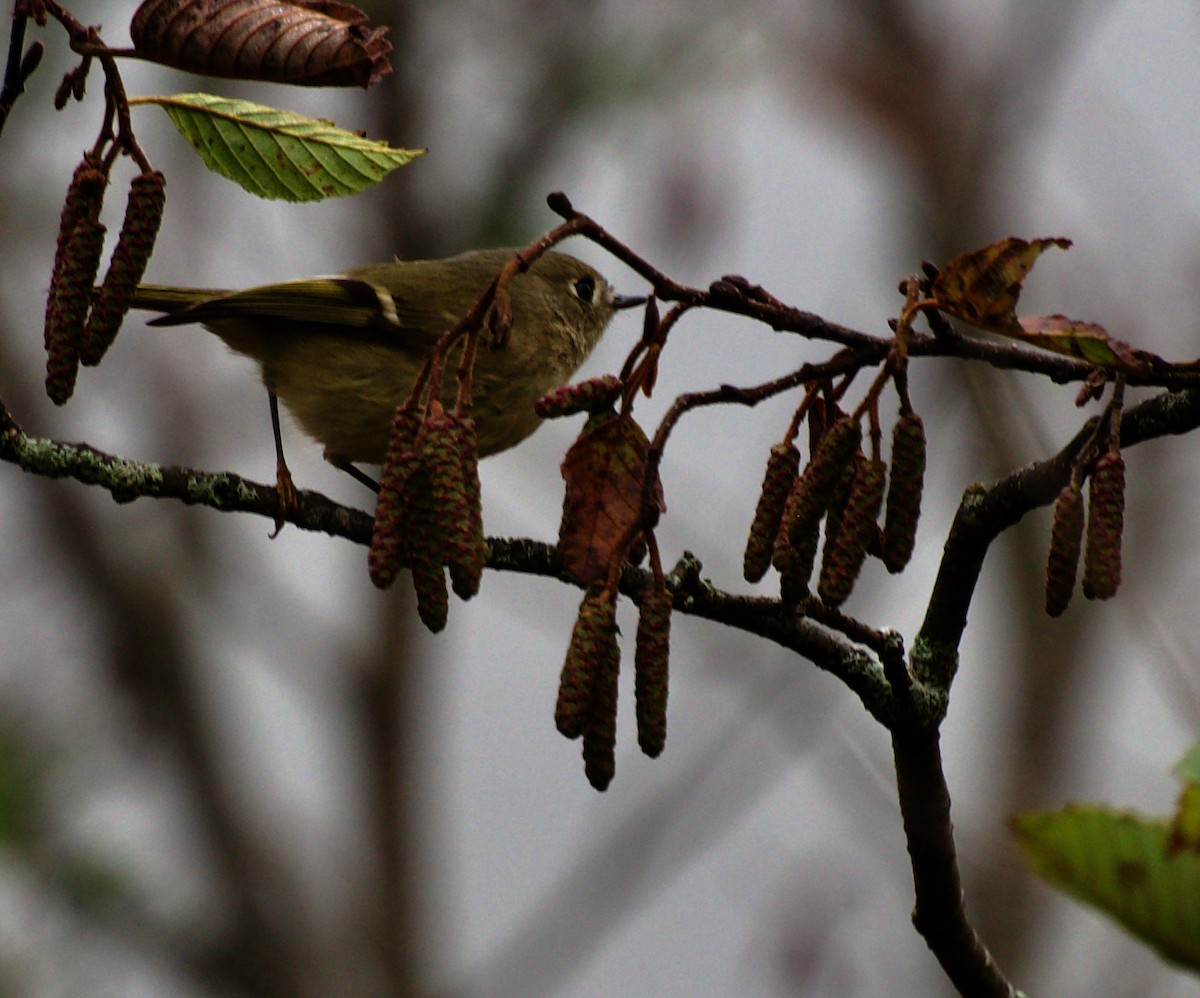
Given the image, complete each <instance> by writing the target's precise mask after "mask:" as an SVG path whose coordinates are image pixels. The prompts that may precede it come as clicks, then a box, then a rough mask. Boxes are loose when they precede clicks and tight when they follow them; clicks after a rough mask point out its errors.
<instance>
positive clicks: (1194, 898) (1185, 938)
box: [1012, 805, 1200, 970]
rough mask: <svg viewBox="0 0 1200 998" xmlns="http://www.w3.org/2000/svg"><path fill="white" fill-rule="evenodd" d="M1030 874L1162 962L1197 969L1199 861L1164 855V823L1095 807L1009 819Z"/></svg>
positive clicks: (1181, 855)
mask: <svg viewBox="0 0 1200 998" xmlns="http://www.w3.org/2000/svg"><path fill="white" fill-rule="evenodd" d="M1012 824H1013V829H1014V830H1015V832H1016V834H1017V838H1018V841H1019V842H1020V845H1021V849H1022V851H1023V852H1024V854H1025V859H1026V861H1027V862H1028V863H1029V865H1030V866H1031V867H1032V868H1033V870H1034V872H1035V873H1037V875H1038V876H1040V877H1042V878H1043V879H1044V880H1047V881H1049V882H1050V883H1051V884H1053V885H1055V886H1056V887H1059V888H1060V889H1062V890H1064V891H1066V892H1067V893H1069V894H1073V895H1074V896H1075V897H1077V898H1078V899H1079V900H1081V901H1083V902H1085V903H1086V904H1090V905H1092V906H1093V907H1095V908H1099V909H1100V910H1101V911H1103V912H1105V913H1106V914H1108V915H1110V916H1111V917H1112V918H1115V919H1116V920H1117V921H1118V922H1120V923H1121V924H1122V925H1123V926H1124V927H1125V928H1126V929H1128V930H1129V931H1130V932H1131V933H1133V934H1134V935H1135V936H1138V937H1139V938H1140V939H1143V940H1145V941H1146V942H1147V943H1149V944H1150V945H1151V946H1153V947H1154V948H1155V949H1156V950H1158V952H1159V953H1161V954H1162V956H1164V957H1165V958H1166V959H1168V960H1171V961H1173V962H1175V963H1178V964H1182V965H1183V966H1185V967H1189V968H1191V969H1193V970H1200V856H1197V855H1196V854H1195V853H1191V852H1176V853H1175V854H1174V855H1170V856H1169V855H1168V839H1169V835H1170V829H1169V826H1168V825H1167V822H1165V821H1162V820H1159V819H1155V818H1149V817H1146V816H1144V815H1140V814H1134V813H1119V812H1116V811H1113V810H1111V809H1109V808H1106V807H1102V806H1098V805H1073V806H1070V807H1066V808H1063V809H1062V810H1061V811H1053V812H1049V811H1047V812H1028V813H1025V814H1019V815H1017V816H1016V817H1015V818H1014V819H1013V822H1012Z"/></svg>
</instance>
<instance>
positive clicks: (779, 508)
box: [742, 442, 800, 582]
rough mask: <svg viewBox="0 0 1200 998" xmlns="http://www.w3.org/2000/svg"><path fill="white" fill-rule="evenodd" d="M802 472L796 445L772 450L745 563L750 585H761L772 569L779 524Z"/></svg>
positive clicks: (744, 568) (783, 445)
mask: <svg viewBox="0 0 1200 998" xmlns="http://www.w3.org/2000/svg"><path fill="white" fill-rule="evenodd" d="M799 469H800V451H799V450H797V449H796V446H795V445H794V444H792V443H790V442H789V443H780V444H776V445H775V446H774V447H772V448H771V456H770V457H769V458H768V459H767V470H766V474H765V475H764V476H763V486H762V492H761V493H760V494H759V497H758V505H757V507H755V510H754V519H753V521H752V522H751V524H750V535H749V537H748V538H747V540H746V553H745V556H744V557H743V559H742V575H743V577H744V578H745V579H746V581H747V582H758V581H759V580H760V579H761V578H762V577H763V576H764V575H766V574H767V569H768V568H770V567H771V556H772V553H773V548H774V545H775V539H776V537H777V536H778V534H779V524H780V522H781V520H782V519H783V511H784V507H785V506H786V504H787V501H788V496H789V495H790V493H791V491H792V485H793V483H794V482H795V480H796V473H797V471H799Z"/></svg>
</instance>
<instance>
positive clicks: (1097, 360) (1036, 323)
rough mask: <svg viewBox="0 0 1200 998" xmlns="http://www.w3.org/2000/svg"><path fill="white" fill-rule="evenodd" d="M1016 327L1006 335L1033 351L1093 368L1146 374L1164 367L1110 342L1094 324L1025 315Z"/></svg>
mask: <svg viewBox="0 0 1200 998" xmlns="http://www.w3.org/2000/svg"><path fill="white" fill-rule="evenodd" d="M1018 326H1019V329H1013V330H1009V334H1010V335H1012V336H1014V337H1016V338H1017V339H1019V340H1023V341H1024V342H1026V343H1029V344H1032V345H1033V346H1035V347H1041V348H1042V349H1043V350H1052V351H1054V353H1062V354H1066V355H1067V356H1068V357H1078V358H1079V359H1080V360H1085V361H1087V362H1088V363H1089V364H1095V365H1096V366H1097V367H1107V368H1111V369H1113V370H1117V371H1124V372H1126V373H1127V374H1147V373H1149V372H1150V371H1151V370H1152V369H1153V367H1154V366H1155V365H1156V364H1165V363H1166V361H1165V360H1163V359H1162V358H1161V357H1159V356H1158V355H1157V354H1153V353H1150V352H1148V351H1146V350H1137V349H1135V348H1134V347H1131V346H1130V345H1129V344H1128V343H1123V342H1121V340H1117V339H1113V337H1111V336H1109V335H1108V331H1107V330H1106V329H1105V328H1104V327H1103V326H1100V325H1097V324H1096V323H1094V322H1082V321H1080V320H1078V319H1070V318H1068V317H1067V316H1065V315H1029V316H1025V317H1024V318H1022V319H1020V320H1019V321H1018Z"/></svg>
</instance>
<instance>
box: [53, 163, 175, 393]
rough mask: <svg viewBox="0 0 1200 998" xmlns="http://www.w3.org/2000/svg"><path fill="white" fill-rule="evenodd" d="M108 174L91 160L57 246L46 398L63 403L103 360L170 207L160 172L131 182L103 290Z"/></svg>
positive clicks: (82, 168) (81, 170)
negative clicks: (85, 370) (82, 371)
mask: <svg viewBox="0 0 1200 998" xmlns="http://www.w3.org/2000/svg"><path fill="white" fill-rule="evenodd" d="M107 187H108V173H107V172H106V170H105V169H104V168H103V167H102V166H101V165H100V164H98V163H97V162H96V161H94V159H93V157H91V156H90V155H89V156H85V157H84V159H83V162H81V163H80V164H79V166H78V167H76V169H75V175H74V177H73V178H72V179H71V185H70V187H69V188H68V189H67V197H66V201H65V203H64V204H63V210H62V219H61V221H60V223H59V230H58V248H57V250H56V252H55V255H54V271H53V274H52V275H51V278H50V294H49V296H48V298H47V300H46V326H45V336H46V393H47V394H48V395H49V396H50V398H51V399H52V400H53V401H54V402H55V404H57V405H62V404H63V403H64V402H66V401H67V399H69V398H70V397H71V393H72V392H73V391H74V390H75V378H76V376H77V374H78V372H79V365H80V363H83V364H85V365H88V366H91V365H95V364H98V363H100V358H101V357H103V356H104V353H105V351H107V350H108V348H109V346H111V345H112V341H113V339H114V338H115V337H116V335H117V330H118V329H119V328H120V326H121V320H122V319H124V318H125V313H126V312H128V311H129V307H130V305H131V304H132V302H133V295H134V292H135V291H136V290H137V286H138V282H139V281H141V279H142V274H143V273H145V270H146V264H147V263H148V262H149V260H150V253H151V251H152V250H153V249H154V240H155V237H156V236H157V235H158V229H159V226H160V225H161V223H162V215H163V208H164V206H165V204H166V181H165V180H164V178H163V175H162V174H161V173H159V172H157V171H155V172H152V173H143V174H141V175H139V176H137V177H134V178H133V182H132V183H131V184H130V187H129V200H128V201H127V203H126V206H125V221H124V223H123V224H122V225H121V234H120V235H119V236H118V237H117V245H116V247H115V248H114V249H113V253H112V258H111V259H110V260H109V264H108V272H107V273H106V274H105V275H104V281H103V282H102V283H101V285H100V287H99V289H96V288H95V287H94V282H95V280H96V273H97V271H98V270H99V269H100V257H101V255H102V254H103V252H104V234H105V228H104V226H103V225H102V224H101V222H100V209H101V208H102V207H103V204H104V191H105V189H106V188H107Z"/></svg>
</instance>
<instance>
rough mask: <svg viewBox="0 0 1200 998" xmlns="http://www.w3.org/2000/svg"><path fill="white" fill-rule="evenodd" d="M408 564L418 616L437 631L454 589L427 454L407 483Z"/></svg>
mask: <svg viewBox="0 0 1200 998" xmlns="http://www.w3.org/2000/svg"><path fill="white" fill-rule="evenodd" d="M405 493H406V496H405V498H406V499H407V514H406V516H405V520H406V523H407V528H408V529H407V536H406V538H405V541H406V546H407V549H408V566H409V569H410V570H411V571H412V581H413V591H414V592H415V593H416V594H417V616H419V617H420V618H421V622H422V623H423V624H424V625H425V626H426V627H428V628H429V630H430V631H432V632H433V633H434V634H436V633H437V632H438V631H440V630H442V628H444V627H445V626H446V619H447V617H448V616H449V613H450V592H449V590H448V589H447V587H446V572H445V570H444V569H443V567H442V565H443V562H444V561H445V557H444V555H445V538H444V536H443V534H442V532H441V528H440V524H439V510H438V505H437V500H436V499H435V497H434V485H433V480H432V475H431V471H430V465H429V462H428V460H427V458H426V456H425V455H422V460H421V463H420V464H418V465H417V468H416V470H415V471H414V473H413V474H412V476H411V477H410V478H409V480H408V482H407V483H406V486H405Z"/></svg>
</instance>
